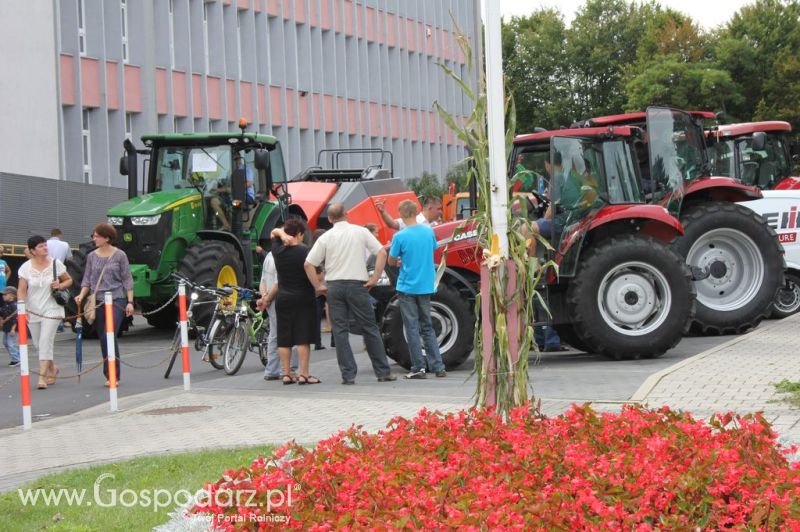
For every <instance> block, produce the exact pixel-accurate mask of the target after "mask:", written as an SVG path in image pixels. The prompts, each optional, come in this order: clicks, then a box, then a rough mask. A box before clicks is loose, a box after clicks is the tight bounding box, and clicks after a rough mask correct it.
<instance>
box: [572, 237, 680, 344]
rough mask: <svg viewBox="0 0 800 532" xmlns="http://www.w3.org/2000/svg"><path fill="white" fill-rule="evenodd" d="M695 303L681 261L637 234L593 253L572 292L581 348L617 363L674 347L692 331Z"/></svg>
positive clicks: (574, 324) (606, 243)
mask: <svg viewBox="0 0 800 532" xmlns="http://www.w3.org/2000/svg"><path fill="white" fill-rule="evenodd" d="M694 299H695V294H694V288H693V287H692V283H691V274H690V272H689V269H688V268H687V267H686V265H685V264H684V263H683V260H682V259H681V257H680V256H679V255H678V254H676V253H675V252H674V251H672V250H671V249H669V247H667V246H665V245H663V244H661V243H659V242H658V241H656V240H653V239H651V238H647V237H641V236H634V235H622V236H619V237H616V238H612V239H610V240H607V241H604V242H600V243H599V244H597V245H596V246H595V247H594V248H592V249H590V250H589V251H588V252H587V253H586V254H585V255H584V257H583V259H582V260H581V263H580V265H579V268H578V272H577V274H576V276H575V279H574V280H573V281H572V282H571V283H570V286H569V289H568V292H567V305H568V312H569V315H570V316H572V317H573V322H572V328H573V330H574V332H575V334H576V335H577V336H578V337H579V339H580V340H581V341H582V342H583V346H582V347H585V348H586V350H587V351H589V352H593V353H601V354H603V355H605V356H607V357H610V358H614V359H618V360H619V359H638V358H655V357H658V356H661V355H662V354H664V352H666V351H667V350H668V349H670V348H672V347H673V346H675V344H677V343H678V342H679V341H680V339H681V337H682V336H683V334H684V333H685V332H686V331H687V329H688V326H689V324H690V320H691V317H692V316H693V314H694Z"/></svg>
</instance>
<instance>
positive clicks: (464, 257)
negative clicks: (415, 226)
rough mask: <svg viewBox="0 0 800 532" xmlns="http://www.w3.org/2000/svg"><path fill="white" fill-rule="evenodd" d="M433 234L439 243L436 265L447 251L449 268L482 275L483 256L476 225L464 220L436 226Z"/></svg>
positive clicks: (436, 252) (434, 256)
mask: <svg viewBox="0 0 800 532" xmlns="http://www.w3.org/2000/svg"><path fill="white" fill-rule="evenodd" d="M433 233H434V234H435V235H436V242H437V246H436V251H435V252H434V255H433V260H434V262H435V263H436V264H439V263H440V262H441V261H442V255H443V254H444V250H445V249H447V259H446V264H447V266H448V267H450V268H458V269H461V270H468V271H471V272H474V273H480V261H481V255H480V250H479V249H478V231H477V229H476V226H475V224H474V223H472V222H464V221H463V220H458V221H454V222H448V223H444V224H440V225H437V226H435V227H434V228H433Z"/></svg>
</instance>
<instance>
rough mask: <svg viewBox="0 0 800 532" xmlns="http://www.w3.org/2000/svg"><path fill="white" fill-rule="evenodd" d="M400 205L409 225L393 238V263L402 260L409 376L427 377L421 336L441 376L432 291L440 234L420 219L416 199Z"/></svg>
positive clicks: (400, 282) (401, 297)
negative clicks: (409, 360)
mask: <svg viewBox="0 0 800 532" xmlns="http://www.w3.org/2000/svg"><path fill="white" fill-rule="evenodd" d="M398 208H399V210H400V216H402V218H403V223H405V225H406V227H405V229H403V230H402V231H400V232H399V233H397V234H396V235H394V238H392V247H391V249H390V250H389V264H391V265H392V266H396V265H397V264H398V262H399V263H400V276H399V277H398V279H397V292H398V298H399V302H400V315H401V316H402V317H403V326H404V327H405V332H406V341H407V342H408V351H409V353H410V354H411V371H410V372H409V373H408V375H406V379H424V378H426V374H425V371H426V366H427V364H426V363H425V357H424V356H423V354H422V346H421V342H420V340H422V341H423V342H424V343H425V354H426V355H427V356H428V362H429V363H430V368H431V370H432V371H434V372H435V373H436V376H437V377H446V376H447V373H446V372H445V369H444V364H443V363H442V355H441V354H440V353H439V343H438V342H437V341H436V333H435V332H434V330H433V325H432V323H431V294H433V293H434V292H435V289H434V284H435V280H436V268H435V266H434V262H433V252H434V250H435V249H436V236H435V235H434V234H433V229H431V228H430V227H429V226H427V225H423V224H418V223H417V204H416V203H414V202H413V201H411V200H404V201H401V202H400V205H399V206H398Z"/></svg>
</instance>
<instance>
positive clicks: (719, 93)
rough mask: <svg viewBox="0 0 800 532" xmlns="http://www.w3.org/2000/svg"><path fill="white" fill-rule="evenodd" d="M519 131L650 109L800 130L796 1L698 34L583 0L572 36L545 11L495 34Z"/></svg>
mask: <svg viewBox="0 0 800 532" xmlns="http://www.w3.org/2000/svg"><path fill="white" fill-rule="evenodd" d="M503 55H504V70H505V74H506V77H507V90H508V92H509V93H511V94H512V95H513V97H514V99H515V102H516V103H517V111H518V114H519V125H520V131H522V132H531V131H533V128H534V127H536V126H541V127H545V128H547V129H554V128H557V127H560V126H569V125H570V124H571V123H572V122H573V121H575V120H578V119H584V118H588V117H591V116H600V115H604V114H616V113H619V112H622V111H635V110H642V109H643V108H644V107H646V106H648V105H652V104H663V105H672V106H676V107H682V108H689V109H709V110H713V111H720V110H721V111H725V112H726V114H727V116H728V120H729V121H750V120H787V121H789V122H791V123H792V124H793V127H794V129H795V130H797V129H800V0H757V1H755V2H754V3H753V4H751V5H748V6H745V7H743V8H742V9H741V10H740V11H739V12H737V13H736V14H735V15H734V16H733V18H732V19H731V21H730V22H729V23H728V24H727V25H725V26H723V27H721V28H717V29H714V30H712V31H704V30H702V29H701V28H700V25H699V23H698V21H695V20H693V19H692V18H691V17H689V16H688V15H685V14H683V13H680V12H678V11H675V10H673V9H669V8H663V7H661V6H660V5H659V4H658V3H656V2H654V1H644V2H636V1H632V0H589V1H588V2H587V3H586V4H585V5H584V6H583V7H581V8H580V9H579V10H578V12H577V13H576V16H575V19H574V21H573V22H572V24H571V26H570V27H566V25H565V23H564V20H563V17H562V15H561V14H560V13H559V12H558V11H556V10H553V9H539V10H536V11H533V12H532V13H531V14H530V15H528V16H525V17H513V18H512V19H511V20H510V21H509V22H508V23H506V24H504V25H503Z"/></svg>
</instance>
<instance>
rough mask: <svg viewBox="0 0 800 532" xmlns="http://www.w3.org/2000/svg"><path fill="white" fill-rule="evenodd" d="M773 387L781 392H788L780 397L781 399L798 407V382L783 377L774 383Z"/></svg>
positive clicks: (799, 394)
mask: <svg viewBox="0 0 800 532" xmlns="http://www.w3.org/2000/svg"><path fill="white" fill-rule="evenodd" d="M775 389H776V390H778V391H779V392H781V393H785V394H789V395H787V396H785V397H781V401H784V402H786V403H789V404H791V405H794V406H798V407H800V382H792V381H790V380H787V379H783V380H782V381H781V382H779V383H778V384H776V385H775Z"/></svg>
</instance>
